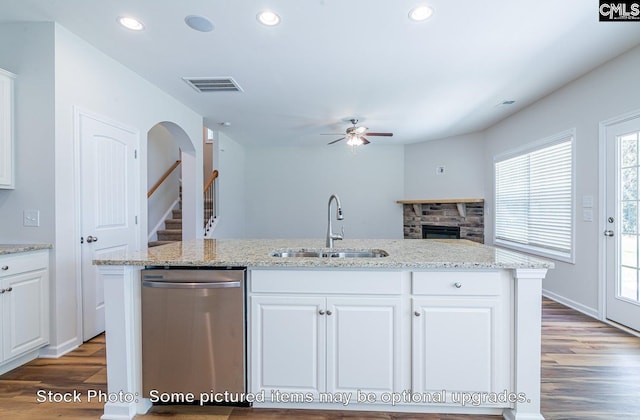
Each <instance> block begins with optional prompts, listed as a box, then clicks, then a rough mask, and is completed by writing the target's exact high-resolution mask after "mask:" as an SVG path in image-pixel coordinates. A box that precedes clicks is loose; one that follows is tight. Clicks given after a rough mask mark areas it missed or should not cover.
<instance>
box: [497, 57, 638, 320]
mask: <svg viewBox="0 0 640 420" xmlns="http://www.w3.org/2000/svg"><path fill="white" fill-rule="evenodd" d="M639 69H640V47H636V48H635V49H632V50H631V51H629V52H627V53H626V54H623V55H622V56H619V57H618V58H616V59H614V60H611V61H610V62H608V63H606V64H604V65H603V66H601V67H599V68H597V69H595V70H594V71H592V72H590V73H588V74H587V75H585V76H583V77H581V78H579V79H577V80H575V81H574V82H572V83H570V84H568V85H566V86H565V87H563V88H561V89H559V90H557V91H556V92H554V93H553V94H551V95H549V96H547V97H545V98H543V99H542V100H540V101H538V102H537V103H535V104H533V105H531V106H529V107H528V108H526V109H524V110H522V111H521V112H519V113H517V114H515V115H513V116H512V117H510V118H508V119H506V120H504V121H502V122H501V123H499V124H497V125H495V126H494V127H491V128H490V129H488V130H486V133H485V136H486V143H485V144H486V153H485V173H486V174H487V176H486V178H485V191H486V200H487V202H488V203H493V199H494V195H493V157H494V156H495V155H498V154H500V153H503V152H506V151H509V150H513V149H514V148H517V147H519V146H522V145H525V144H528V143H530V142H533V141H536V140H539V139H542V138H545V137H547V136H549V135H552V134H555V133H558V132H560V131H563V130H566V129H569V128H573V127H575V128H576V149H575V150H576V157H575V161H576V178H575V179H576V188H575V191H576V210H577V215H576V219H577V225H576V241H575V242H576V263H575V264H567V263H562V262H556V268H555V269H553V270H550V272H549V274H548V275H547V278H546V279H545V281H544V284H543V286H544V289H545V290H546V291H547V292H549V293H551V294H554V295H556V296H557V297H560V298H562V299H563V300H564V301H565V302H566V303H570V304H571V305H573V306H574V307H577V308H579V309H582V310H583V311H585V312H587V313H591V314H593V315H595V314H596V313H597V311H598V309H599V308H598V296H599V284H598V262H599V255H598V244H599V242H600V241H601V240H602V238H603V236H602V234H601V233H600V232H599V228H598V221H599V220H600V218H601V217H605V215H600V214H598V209H597V205H596V207H595V208H594V221H593V222H585V221H583V220H582V219H581V211H580V209H581V207H580V206H581V203H582V197H583V196H585V195H589V196H593V197H594V203H598V202H599V200H600V198H599V195H598V167H599V162H600V161H599V154H598V141H599V138H598V124H599V122H600V121H603V120H606V119H608V118H611V117H613V116H616V115H620V114H624V113H627V112H629V111H633V110H638V109H640V77H638V74H639ZM485 222H486V226H487V228H486V235H485V237H486V240H487V241H488V242H490V241H492V238H493V233H494V230H493V227H494V226H493V212H491V213H489V214H487V217H486V221H485Z"/></svg>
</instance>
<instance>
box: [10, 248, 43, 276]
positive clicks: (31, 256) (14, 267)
mask: <svg viewBox="0 0 640 420" xmlns="http://www.w3.org/2000/svg"><path fill="white" fill-rule="evenodd" d="M48 266H49V254H48V251H46V250H42V251H31V252H21V253H19V254H10V255H2V256H0V278H1V277H6V276H12V275H14V274H18V273H24V272H26V271H33V270H39V269H42V268H47V267H48Z"/></svg>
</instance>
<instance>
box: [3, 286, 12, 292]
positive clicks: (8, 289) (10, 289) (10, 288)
mask: <svg viewBox="0 0 640 420" xmlns="http://www.w3.org/2000/svg"><path fill="white" fill-rule="evenodd" d="M12 290H13V287H11V286H9V287H8V288H6V289H5V291H7V292H10V291H12Z"/></svg>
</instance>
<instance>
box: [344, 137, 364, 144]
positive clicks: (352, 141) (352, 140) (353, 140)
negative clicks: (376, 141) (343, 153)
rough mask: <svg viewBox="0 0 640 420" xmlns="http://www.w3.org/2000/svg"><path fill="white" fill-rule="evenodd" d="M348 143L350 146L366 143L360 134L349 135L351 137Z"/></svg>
mask: <svg viewBox="0 0 640 420" xmlns="http://www.w3.org/2000/svg"><path fill="white" fill-rule="evenodd" d="M347 144H348V145H349V146H362V145H363V144H364V142H363V141H362V139H361V138H360V136H358V135H351V136H349V138H348V139H347Z"/></svg>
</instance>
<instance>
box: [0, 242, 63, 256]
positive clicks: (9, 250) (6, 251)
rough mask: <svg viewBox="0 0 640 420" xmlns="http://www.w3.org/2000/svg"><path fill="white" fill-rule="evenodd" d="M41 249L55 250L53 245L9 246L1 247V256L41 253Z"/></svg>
mask: <svg viewBox="0 0 640 420" xmlns="http://www.w3.org/2000/svg"><path fill="white" fill-rule="evenodd" d="M41 249H53V245H52V244H7V245H0V255H11V254H19V253H22V252H30V251H39V250H41Z"/></svg>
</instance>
